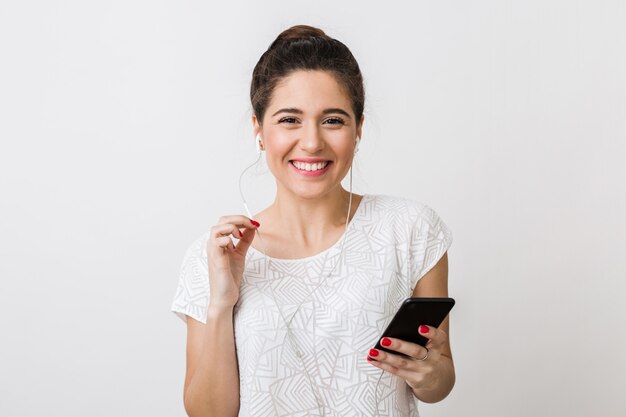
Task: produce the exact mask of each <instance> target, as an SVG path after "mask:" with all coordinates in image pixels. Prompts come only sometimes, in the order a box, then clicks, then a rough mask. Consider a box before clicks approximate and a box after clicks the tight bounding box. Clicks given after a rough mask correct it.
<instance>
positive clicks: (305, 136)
mask: <svg viewBox="0 0 626 417" xmlns="http://www.w3.org/2000/svg"><path fill="white" fill-rule="evenodd" d="M299 145H300V149H302V150H303V151H306V152H307V153H310V154H316V153H318V152H319V151H321V150H322V149H324V146H325V142H324V138H323V137H322V132H321V131H320V129H319V128H318V127H317V126H315V125H312V126H308V128H307V129H305V130H304V131H303V132H302V136H301V137H300V141H299Z"/></svg>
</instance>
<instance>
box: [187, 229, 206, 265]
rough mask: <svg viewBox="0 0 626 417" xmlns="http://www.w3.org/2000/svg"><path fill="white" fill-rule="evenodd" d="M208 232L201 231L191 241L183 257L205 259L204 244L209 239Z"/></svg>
mask: <svg viewBox="0 0 626 417" xmlns="http://www.w3.org/2000/svg"><path fill="white" fill-rule="evenodd" d="M209 233H210V232H205V233H202V234H201V235H199V236H197V237H196V238H195V239H193V240H192V241H191V243H190V244H189V245H188V246H187V250H186V251H185V259H190V258H196V259H204V260H206V259H207V254H206V246H207V240H208V239H209Z"/></svg>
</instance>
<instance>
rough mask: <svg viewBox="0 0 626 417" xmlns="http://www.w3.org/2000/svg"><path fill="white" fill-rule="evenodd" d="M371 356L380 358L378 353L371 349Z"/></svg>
mask: <svg viewBox="0 0 626 417" xmlns="http://www.w3.org/2000/svg"><path fill="white" fill-rule="evenodd" d="M370 356H372V357H374V358H375V357H376V356H378V351H377V350H376V349H370Z"/></svg>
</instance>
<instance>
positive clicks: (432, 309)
mask: <svg viewBox="0 0 626 417" xmlns="http://www.w3.org/2000/svg"><path fill="white" fill-rule="evenodd" d="M453 306H454V299H452V298H426V297H423V298H422V297H420V298H407V299H406V300H404V302H403V303H402V305H401V306H400V309H399V310H398V312H397V313H396V315H395V316H394V317H393V319H392V320H391V323H389V326H387V328H386V329H385V331H384V332H383V334H382V336H381V337H379V338H378V342H377V343H376V346H375V347H376V349H380V350H384V351H385V352H390V353H394V354H396V355H399V354H400V353H399V352H396V351H393V350H389V349H386V348H385V347H383V346H381V344H380V339H382V338H383V337H393V338H396V339H401V340H406V341H407V342H412V343H417V344H418V345H420V346H426V343H428V339H427V338H425V337H424V336H422V335H421V334H419V332H418V328H419V326H420V324H425V325H427V326H432V327H439V325H440V324H441V322H443V320H444V319H445V318H446V316H447V315H448V313H449V312H450V310H452V307H453Z"/></svg>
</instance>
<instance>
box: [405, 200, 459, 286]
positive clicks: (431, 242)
mask: <svg viewBox="0 0 626 417" xmlns="http://www.w3.org/2000/svg"><path fill="white" fill-rule="evenodd" d="M410 233H411V235H410V239H409V242H410V243H409V264H410V267H409V269H410V274H409V279H410V283H409V284H410V287H411V292H412V291H413V289H415V286H416V285H417V282H418V281H419V280H420V279H421V278H422V277H423V276H424V275H426V273H428V271H430V270H431V269H432V268H433V267H434V266H435V265H436V264H437V262H439V260H440V259H441V257H442V256H443V255H444V254H445V253H446V251H447V250H448V249H449V248H450V245H451V244H452V231H451V230H450V228H449V227H448V226H447V225H446V224H445V223H444V222H443V220H441V218H440V217H439V215H438V214H437V213H436V212H435V210H433V209H432V208H431V207H429V206H427V205H425V204H424V205H422V208H421V210H419V214H418V216H417V218H416V219H415V222H414V223H413V224H412V227H411V232H410Z"/></svg>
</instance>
